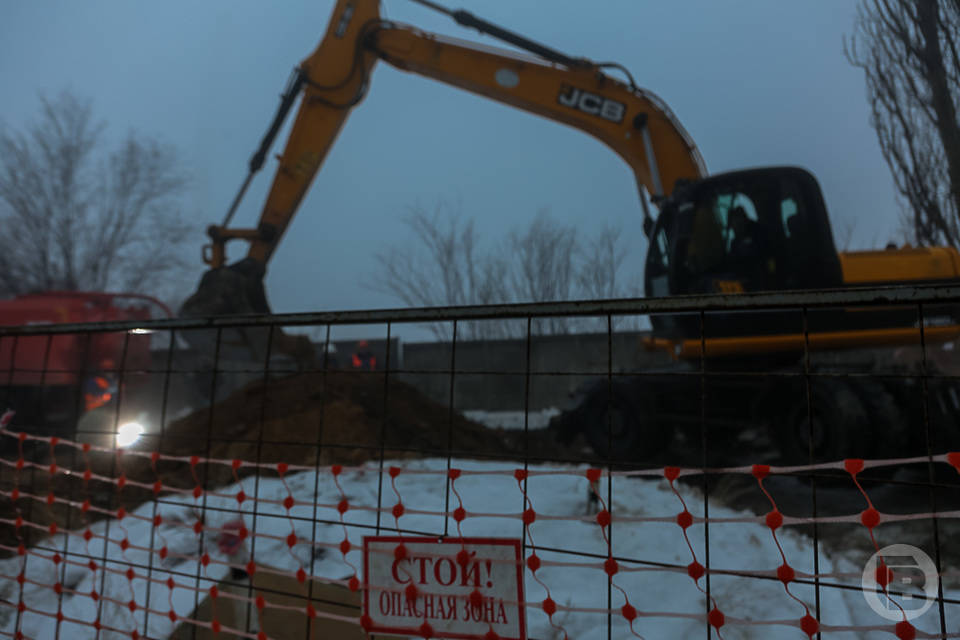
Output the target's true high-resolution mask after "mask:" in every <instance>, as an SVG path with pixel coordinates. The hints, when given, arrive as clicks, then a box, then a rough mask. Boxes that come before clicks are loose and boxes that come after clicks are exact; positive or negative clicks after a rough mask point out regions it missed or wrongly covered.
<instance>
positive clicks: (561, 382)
mask: <svg viewBox="0 0 960 640" xmlns="http://www.w3.org/2000/svg"><path fill="white" fill-rule="evenodd" d="M645 335H647V334H646V332H629V333H614V334H613V335H612V336H610V338H609V340H608V336H607V334H606V333H598V334H573V335H556V336H537V337H534V338H532V339H531V341H530V346H529V347H530V354H529V362H530V367H529V371H530V377H529V406H528V408H529V409H530V410H531V411H537V410H540V409H546V408H550V407H560V408H565V407H566V406H567V405H568V404H569V400H570V396H571V394H572V392H573V391H575V390H576V389H577V388H578V387H579V386H580V385H582V384H583V383H584V382H586V381H589V380H591V379H595V378H597V377H601V376H605V375H607V370H608V361H609V359H608V353H610V354H611V355H612V363H613V366H612V370H613V372H615V373H617V372H630V371H638V370H641V369H646V368H649V367H652V366H657V365H658V364H666V363H667V362H669V357H668V356H667V355H666V354H664V353H650V352H648V351H646V349H645V348H644V346H643V344H642V342H641V339H642V338H643V337H644V336H645ZM456 347H457V348H456V354H455V367H454V369H455V371H456V375H455V376H454V385H453V398H454V407H455V408H456V409H457V410H459V411H464V410H487V411H509V410H522V409H524V408H525V407H527V404H526V398H527V375H526V374H527V343H526V341H525V340H492V341H470V342H466V341H464V342H460V341H458V342H457V345H456ZM452 355H453V354H452V353H451V345H450V343H443V342H420V343H407V344H404V345H403V349H402V370H401V373H399V376H400V377H401V378H402V379H403V380H405V381H406V382H409V383H410V384H412V385H414V386H415V387H417V388H418V389H419V390H420V391H422V392H423V393H425V394H426V395H428V396H429V397H431V398H433V399H434V400H436V401H438V402H442V403H444V404H446V403H447V402H449V399H450V393H451V388H450V382H451V375H450V365H451V357H452Z"/></svg>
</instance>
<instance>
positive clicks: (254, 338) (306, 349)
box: [179, 258, 315, 401]
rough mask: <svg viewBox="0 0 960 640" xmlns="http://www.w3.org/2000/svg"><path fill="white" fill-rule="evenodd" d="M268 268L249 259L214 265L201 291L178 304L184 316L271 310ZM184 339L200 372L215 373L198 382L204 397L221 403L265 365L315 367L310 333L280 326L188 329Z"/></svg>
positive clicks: (250, 380)
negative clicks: (266, 279) (295, 332)
mask: <svg viewBox="0 0 960 640" xmlns="http://www.w3.org/2000/svg"><path fill="white" fill-rule="evenodd" d="M263 277H264V269H263V266H262V265H261V264H260V263H258V262H257V261H255V260H253V259H250V258H246V259H244V260H241V261H239V262H236V263H234V264H232V265H229V266H225V267H219V268H214V269H210V270H209V271H207V272H206V273H204V274H203V277H202V278H201V279H200V284H199V286H198V287H197V291H196V292H195V293H194V294H193V295H191V296H190V297H189V298H187V300H186V301H185V302H184V303H183V305H182V306H181V307H180V314H179V315H180V316H181V317H185V318H191V317H193V318H197V317H222V316H237V315H253V314H269V313H270V306H269V305H268V303H267V296H266V292H265V290H264V286H263ZM183 337H184V339H185V340H186V341H187V343H188V344H189V345H190V347H191V348H192V350H193V352H194V354H195V359H196V362H194V368H195V370H198V371H208V372H211V373H210V374H207V377H208V378H209V377H212V376H213V374H212V372H213V371H216V377H215V378H213V379H211V380H207V379H203V380H198V381H197V382H198V388H199V389H200V390H201V391H202V392H203V394H202V395H203V400H204V401H211V400H212V401H218V400H221V399H222V398H224V397H226V395H228V394H229V393H231V392H233V391H234V390H236V389H238V388H240V387H242V386H243V385H245V384H247V383H249V382H252V381H253V380H254V379H258V378H260V377H262V373H261V372H262V371H263V368H264V366H265V365H266V364H267V358H269V359H270V364H271V365H277V364H278V361H281V360H282V361H285V362H286V363H287V364H288V365H292V366H294V367H295V368H299V369H304V368H309V367H312V366H313V365H314V353H315V351H314V347H313V344H312V343H311V342H310V340H309V338H307V337H306V336H299V335H291V334H289V333H286V332H285V331H283V329H281V328H280V327H272V328H271V327H269V326H259V327H236V328H234V327H231V328H224V329H222V330H221V331H220V334H219V343H218V342H217V334H216V332H213V331H208V330H200V331H186V332H184V333H183Z"/></svg>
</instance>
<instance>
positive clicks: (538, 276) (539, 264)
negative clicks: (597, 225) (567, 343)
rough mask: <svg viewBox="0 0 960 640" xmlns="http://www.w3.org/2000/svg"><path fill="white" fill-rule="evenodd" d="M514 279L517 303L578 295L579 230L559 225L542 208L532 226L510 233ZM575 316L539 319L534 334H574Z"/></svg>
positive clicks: (533, 327) (561, 298) (511, 280)
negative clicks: (576, 288)
mask: <svg viewBox="0 0 960 640" xmlns="http://www.w3.org/2000/svg"><path fill="white" fill-rule="evenodd" d="M509 247H510V257H511V263H512V264H511V267H512V268H511V269H510V282H511V285H512V288H513V297H512V300H513V301H516V302H551V301H555V300H570V299H571V298H573V297H574V285H575V282H576V281H575V278H576V268H575V266H574V254H575V250H576V247H577V231H576V229H575V228H574V227H568V226H563V225H560V224H557V223H556V222H554V221H553V220H551V219H550V216H549V214H548V213H547V211H546V210H545V209H541V210H540V211H539V212H538V213H537V215H536V217H535V218H534V219H533V221H532V222H531V223H530V225H529V226H528V227H527V228H526V229H524V230H522V231H520V230H514V231H513V232H511V233H510V242H509ZM572 328H573V319H572V318H561V317H556V318H537V319H535V320H534V321H533V326H532V330H533V332H534V333H538V334H543V333H570V331H571V329H572Z"/></svg>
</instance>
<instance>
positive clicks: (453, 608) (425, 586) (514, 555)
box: [363, 536, 527, 640]
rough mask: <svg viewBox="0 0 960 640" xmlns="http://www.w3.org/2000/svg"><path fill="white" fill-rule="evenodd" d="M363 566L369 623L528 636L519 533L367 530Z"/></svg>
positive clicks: (417, 630)
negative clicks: (427, 534) (431, 534)
mask: <svg viewBox="0 0 960 640" xmlns="http://www.w3.org/2000/svg"><path fill="white" fill-rule="evenodd" d="M363 572H364V579H365V582H366V584H367V585H368V588H367V589H366V590H365V593H364V599H363V613H364V625H365V626H366V627H367V629H368V631H379V632H383V633H397V634H410V633H412V634H418V635H424V631H429V633H427V634H426V635H428V636H429V637H435V638H483V637H484V636H486V635H487V634H488V633H489V632H490V631H493V632H494V633H496V634H497V636H498V637H499V638H502V639H503V640H525V639H526V637H527V635H526V620H525V616H524V614H525V609H524V607H523V564H522V561H521V557H520V541H519V540H516V539H504V538H446V539H441V540H438V539H437V538H407V537H399V536H375V537H373V536H372V537H367V538H364V539H363Z"/></svg>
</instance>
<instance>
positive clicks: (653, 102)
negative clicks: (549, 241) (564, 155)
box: [181, 0, 706, 316]
mask: <svg viewBox="0 0 960 640" xmlns="http://www.w3.org/2000/svg"><path fill="white" fill-rule="evenodd" d="M378 7H379V1H378V0H339V2H337V4H336V6H335V7H334V10H333V14H332V17H331V20H330V23H329V25H328V28H327V33H326V35H325V36H324V38H323V40H322V41H321V42H320V44H319V46H318V47H317V49H316V50H315V51H314V52H313V53H312V54H311V55H310V56H308V57H307V58H306V59H305V60H304V61H303V62H302V63H301V64H300V66H299V67H298V68H297V71H296V72H295V75H294V77H293V79H292V80H291V82H290V84H289V85H288V90H287V92H286V94H285V95H284V98H283V101H282V103H281V108H280V110H279V111H278V114H277V119H276V120H275V121H274V123H273V124H272V125H271V127H270V130H269V131H268V134H267V136H266V137H265V139H264V141H263V143H262V144H261V146H260V148H259V149H258V151H257V153H256V154H255V155H254V157H253V159H252V160H251V163H250V169H251V174H250V175H251V176H252V174H253V173H254V172H255V171H256V170H257V169H259V167H260V166H261V165H262V163H263V159H264V157H265V155H266V152H267V149H268V148H269V146H270V144H271V143H272V140H273V137H274V135H275V134H276V132H277V131H278V130H279V127H280V124H281V122H282V118H283V117H284V116H285V115H286V112H287V110H288V109H289V108H290V107H291V105H292V103H293V100H294V97H295V95H296V94H297V93H298V92H299V93H301V94H302V98H301V100H300V105H299V108H298V111H297V114H296V119H295V121H294V123H293V127H292V129H291V132H290V135H289V138H288V140H287V143H286V147H285V148H284V151H283V153H282V154H281V155H279V156H278V160H279V166H278V168H277V171H276V175H275V176H274V180H273V184H272V186H271V188H270V192H269V195H268V196H267V200H266V203H265V204H264V207H263V211H262V213H261V216H260V221H259V223H258V225H257V227H256V228H255V229H231V228H227V226H226V225H227V223H229V221H230V219H231V218H232V215H233V212H234V211H235V210H236V205H237V204H238V202H239V199H240V197H241V196H242V194H243V192H244V191H245V189H246V186H247V185H248V184H249V182H250V176H248V177H247V180H246V182H245V183H244V187H243V188H242V189H241V191H240V193H239V194H238V196H237V198H236V199H235V200H234V203H233V206H232V207H231V209H230V213H228V215H227V218H226V220H225V222H224V224H223V225H221V226H213V227H210V229H209V230H208V234H209V236H210V238H211V241H212V242H211V245H209V246H208V247H207V248H205V254H204V258H205V261H206V262H207V264H209V265H210V267H211V270H210V271H208V272H207V274H206V275H205V276H204V279H203V280H202V281H201V285H200V287H199V289H198V291H197V293H196V294H194V296H192V297H191V298H190V299H189V300H188V301H187V303H185V305H184V307H183V309H182V310H181V313H182V314H183V315H193V316H196V315H219V314H223V313H231V314H236V313H244V312H247V313H249V312H260V313H263V312H267V311H268V310H269V309H268V307H267V304H266V297H265V295H264V293H263V285H262V278H263V275H264V273H265V271H266V265H267V263H268V262H269V260H270V257H271V256H272V254H273V252H274V251H275V250H276V247H277V245H278V243H279V242H280V240H281V238H282V237H283V234H284V232H285V231H286V229H287V227H288V226H289V225H290V222H291V220H292V219H293V217H294V215H295V214H296V212H297V209H298V207H299V205H300V203H301V201H302V200H303V198H304V196H305V195H306V193H307V190H308V189H309V187H310V184H311V183H312V182H313V179H314V176H315V175H316V173H317V171H318V170H319V169H320V166H321V165H322V163H323V160H324V159H325V158H326V156H327V154H328V153H329V151H330V149H331V147H332V145H333V143H334V141H335V139H336V137H337V134H338V133H339V131H340V129H341V127H342V126H343V124H344V122H345V121H346V119H347V116H348V115H349V113H350V111H351V110H352V108H353V107H355V106H356V105H357V104H359V102H360V101H361V100H362V99H363V97H364V95H365V92H366V90H367V87H368V86H369V82H370V76H371V73H372V71H373V67H374V65H375V63H376V62H377V60H383V61H385V62H387V63H389V64H391V65H393V66H395V67H397V68H399V69H402V70H405V71H409V72H413V73H417V74H419V75H422V76H425V77H429V78H433V79H435V80H439V81H441V82H444V83H446V84H450V85H453V86H456V87H459V88H461V89H464V90H467V91H471V92H473V93H476V94H479V95H482V96H486V97H488V98H490V99H492V100H496V101H498V102H502V103H504V104H509V105H511V106H514V107H516V108H519V109H523V110H525V111H528V112H530V113H534V114H537V115H539V116H542V117H545V118H548V119H551V120H554V121H556V122H562V123H564V124H567V125H570V126H572V127H575V128H577V129H580V130H581V131H584V132H585V133H588V134H590V135H592V136H594V137H595V138H597V139H598V140H600V141H601V142H603V143H604V144H606V145H607V146H608V147H610V148H611V149H613V150H614V151H615V152H616V153H617V154H618V155H620V157H622V158H623V159H624V160H625V161H626V162H627V164H628V165H629V166H630V168H631V170H632V171H633V173H634V176H635V178H636V181H637V186H638V189H639V191H640V200H641V204H642V205H643V207H644V213H645V216H646V219H645V226H652V225H650V216H649V213H647V195H646V194H644V191H646V192H647V194H649V195H651V196H653V197H654V198H658V197H659V198H662V197H664V196H666V195H668V194H669V192H670V191H671V190H672V188H673V186H674V185H675V184H676V183H677V181H682V180H688V181H693V180H697V179H699V178H702V177H703V176H705V175H706V170H705V168H704V165H703V160H702V159H701V157H700V154H699V152H698V151H697V148H696V146H695V145H694V143H693V141H692V140H691V138H690V136H689V135H688V134H687V133H686V131H685V130H684V129H683V127H682V126H681V125H680V123H679V122H678V120H677V118H676V117H675V116H674V115H673V113H672V112H671V111H670V109H669V108H668V107H667V106H666V105H665V104H664V103H663V101H661V100H660V99H659V98H658V97H657V96H655V95H654V94H652V93H650V92H649V91H646V90H644V89H640V88H638V87H636V86H635V85H634V84H633V82H632V80H629V81H628V82H624V81H621V80H619V79H616V78H613V77H611V76H609V75H607V74H606V73H605V72H604V69H605V68H608V67H611V66H618V65H612V64H598V63H594V62H591V61H589V60H585V59H582V58H572V57H569V56H566V55H564V54H560V53H559V52H556V51H554V50H552V49H549V48H547V47H544V46H543V45H538V44H536V43H533V42H532V41H530V40H527V39H525V38H523V37H522V36H518V35H517V34H513V33H512V32H509V31H507V30H505V29H502V28H499V27H496V26H495V25H491V24H490V23H488V22H486V21H483V20H481V19H479V18H476V17H475V16H473V15H472V14H469V13H467V12H464V11H457V12H449V13H450V14H451V15H452V16H453V17H454V18H455V19H456V20H457V21H458V22H459V23H460V24H463V25H465V26H469V27H473V28H476V29H478V30H480V31H481V32H484V33H487V34H490V35H493V36H495V37H499V38H501V39H504V40H506V41H508V42H510V43H511V44H514V45H516V46H520V47H523V48H526V49H527V50H529V51H532V52H534V53H536V54H537V55H535V56H531V55H524V54H518V53H514V52H512V51H508V50H505V49H496V48H491V47H486V46H482V45H477V44H474V43H469V42H464V41H459V40H454V39H451V38H446V37H442V36H438V35H434V34H430V33H426V32H423V31H420V30H418V29H416V28H414V27H410V26H406V25H401V24H397V23H394V22H389V21H385V20H382V19H381V18H380V15H379V9H378ZM235 239H240V240H245V241H247V242H249V250H248V253H247V257H246V258H245V259H244V260H241V261H240V262H238V263H236V264H234V265H231V266H230V267H227V266H226V264H225V263H226V251H225V244H226V243H227V242H228V241H230V240H235Z"/></svg>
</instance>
